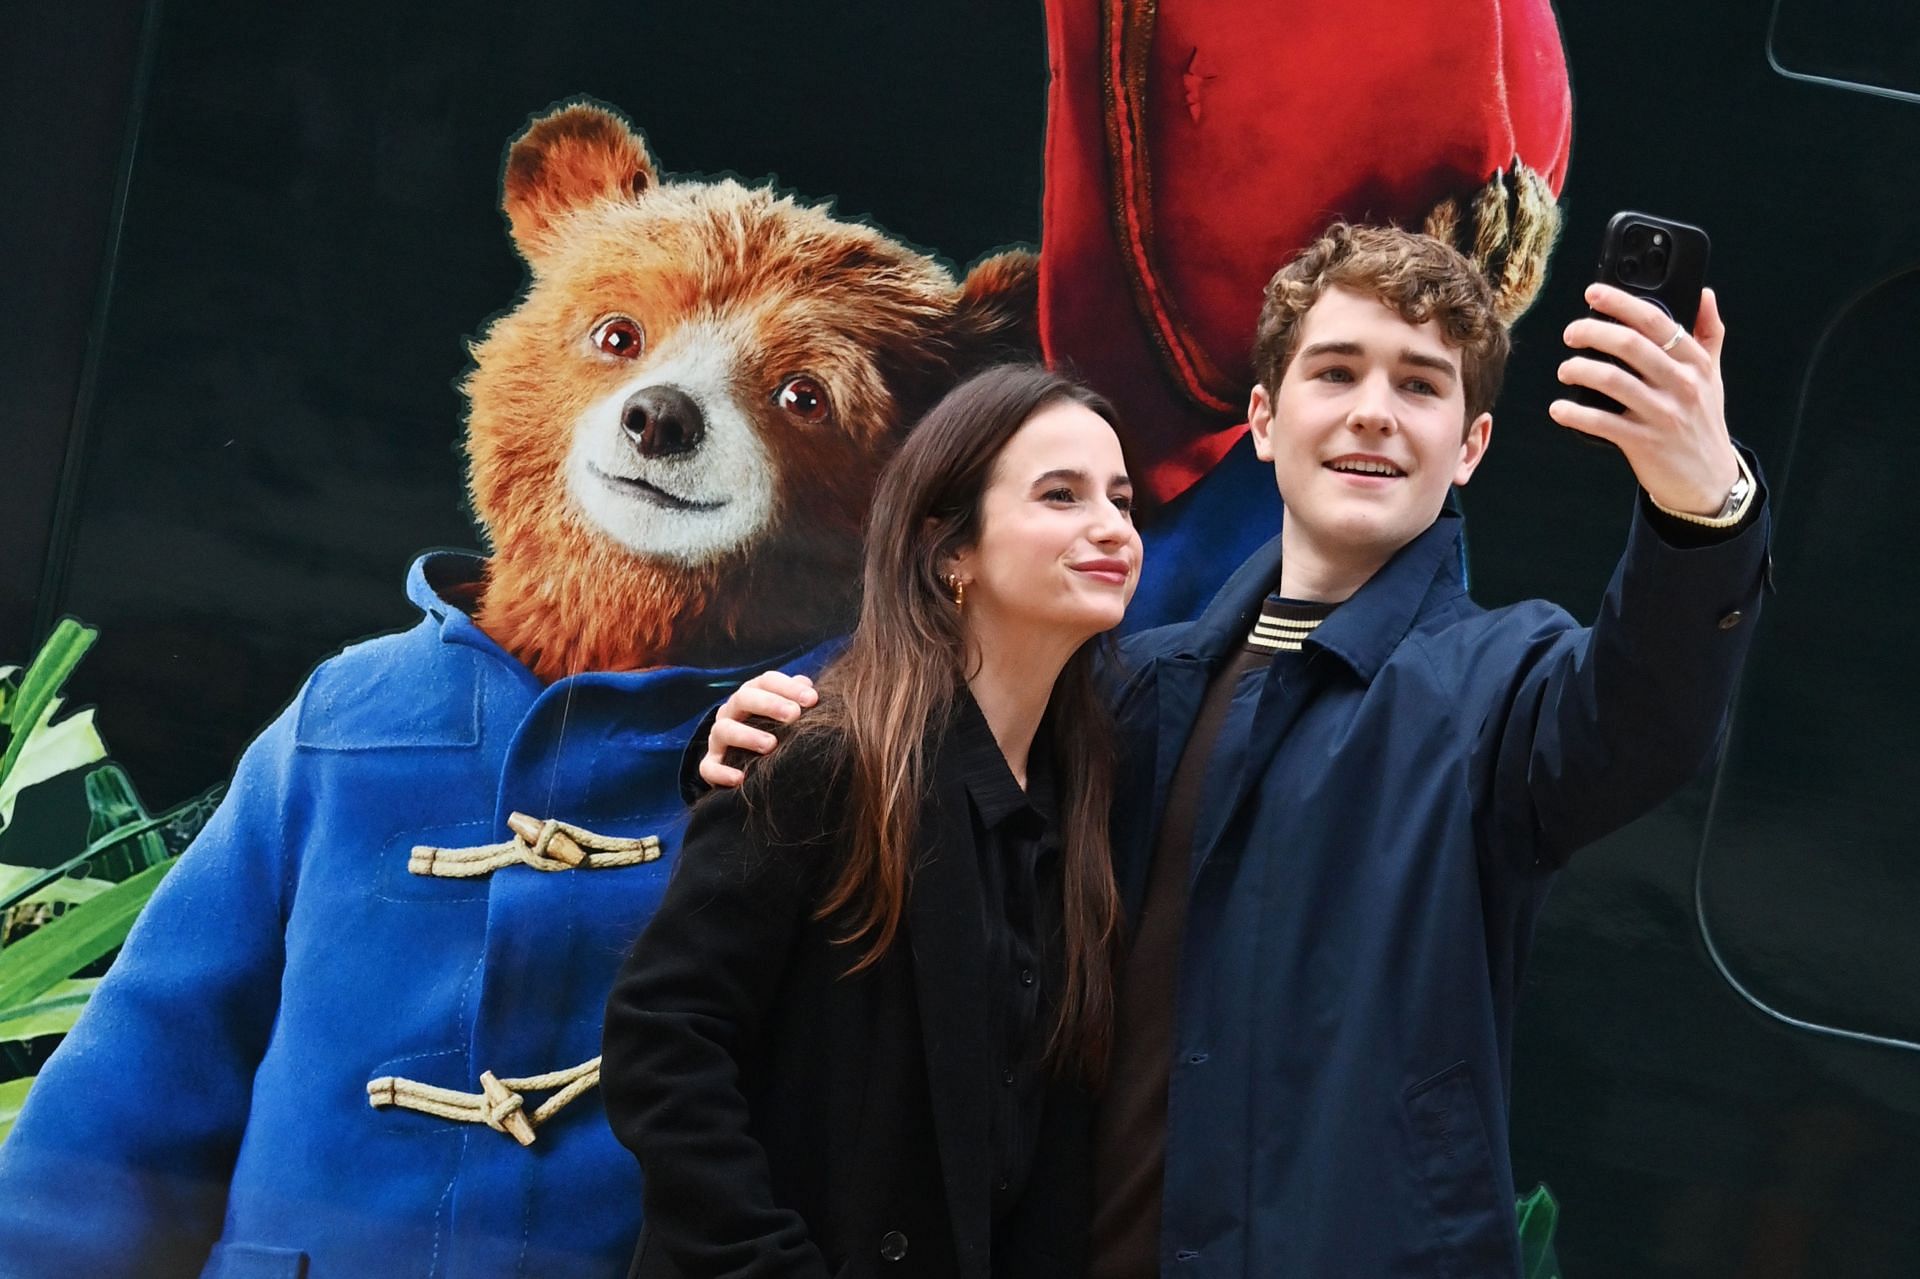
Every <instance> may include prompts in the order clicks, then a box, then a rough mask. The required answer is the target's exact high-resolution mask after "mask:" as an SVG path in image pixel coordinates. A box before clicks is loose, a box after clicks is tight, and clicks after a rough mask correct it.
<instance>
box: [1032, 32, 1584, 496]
mask: <svg viewBox="0 0 1920 1279" xmlns="http://www.w3.org/2000/svg"><path fill="white" fill-rule="evenodd" d="M1047 38H1048V46H1049V56H1050V58H1051V61H1052V85H1051V88H1050V89H1049V93H1048V111H1047V142H1046V199H1045V208H1044V212H1043V222H1042V230H1041V246H1040V329H1041V339H1042V342H1043V344H1044V346H1045V350H1046V354H1047V357H1048V358H1049V359H1050V360H1054V361H1061V362H1065V363H1066V364H1068V365H1070V366H1071V367H1072V368H1073V369H1074V370H1075V371H1076V372H1078V373H1079V374H1080V375H1081V376H1083V377H1085V378H1086V379H1087V380H1088V381H1090V382H1091V383H1092V384H1093V385H1094V386H1096V387H1098V388H1099V389H1100V391H1101V392H1102V393H1104V394H1105V395H1107V396H1108V397H1109V398H1111V399H1112V400H1113V401H1114V402H1115V404H1116V405H1117V407H1118V408H1119V411H1120V414H1121V418H1122V421H1123V422H1124V423H1125V424H1126V432H1127V443H1128V446H1129V450H1130V452H1131V453H1132V455H1133V458H1134V465H1135V466H1136V468H1138V469H1139V470H1140V471H1142V472H1143V475H1141V476H1140V477H1138V478H1139V479H1140V480H1141V481H1142V482H1143V486H1144V488H1145V491H1146V493H1147V494H1148V495H1149V496H1150V497H1151V498H1153V499H1154V500H1157V501H1162V502H1164V501H1167V500H1169V499H1171V498H1173V497H1175V496H1177V495H1178V494H1180V493H1181V492H1182V491H1184V490H1185V489H1186V488H1187V487H1188V486H1189V485H1190V484H1192V483H1193V482H1194V481H1195V480H1197V479H1199V478H1200V476H1202V475H1203V474H1205V473H1206V472H1207V470H1208V469H1209V468H1211V467H1212V466H1213V464H1214V463H1215V462H1217V461H1218V460H1219V459H1220V457H1221V456H1222V455H1223V454H1224V453H1225V452H1226V451H1227V449H1228V448H1229V447H1231V446H1232V444H1233V443H1234V441H1235V440H1237V439H1238V438H1239V436H1240V433H1241V431H1242V430H1243V429H1244V419H1245V413H1246V402H1247V394H1248V392H1249V391H1250V389H1251V388H1252V384H1253V373H1252V367H1251V364H1250V363H1249V359H1248V350H1249V348H1250V346H1251V344H1252V341H1253V329H1254V322H1255V320H1256V318H1257V317H1258V315H1259V310H1260V299H1261V289H1262V287H1263V286H1264V285H1265V284H1266V282H1267V280H1268V278H1269V277H1271V276H1272V274H1273V273H1274V271H1275V270H1277V269H1278V268H1279V267H1280V266H1281V264H1283V263H1284V262H1285V261H1286V260H1287V259H1288V258H1290V257H1292V256H1293V255H1294V254H1295V253H1297V252H1298V251H1299V250H1300V249H1301V248H1302V247H1304V246H1305V245H1306V244H1307V243H1309V242H1310V241H1311V240H1312V239H1313V238H1314V236H1316V235H1317V234H1318V233H1319V232H1320V231H1321V230H1322V229H1323V228H1324V227H1325V226H1326V225H1327V224H1328V223H1330V222H1333V221H1336V220H1341V219H1345V220H1349V221H1365V222H1394V223H1399V224H1402V225H1407V226H1412V227H1427V228H1428V229H1434V230H1436V233H1441V234H1448V235H1451V236H1452V237H1453V238H1454V239H1455V240H1456V243H1458V244H1459V245H1460V247H1462V248H1463V249H1474V248H1478V249H1479V250H1480V251H1479V252H1478V253H1477V254H1476V257H1477V258H1478V259H1479V260H1480V261H1481V262H1482V264H1483V265H1485V266H1487V267H1488V269H1489V270H1490V272H1492V273H1493V274H1494V275H1495V276H1496V284H1497V285H1499V286H1500V287H1499V289H1498V291H1499V293H1500V295H1501V297H1502V302H1503V309H1504V310H1505V311H1506V313H1507V314H1508V315H1509V317H1510V318H1511V316H1513V315H1517V314H1518V313H1519V312H1520V311H1521V310H1524V309H1525V306H1526V303H1527V302H1529V301H1531V300H1532V294H1533V292H1534V291H1535V290H1536V289H1537V288H1538V285H1539V281H1540V277H1541V274H1542V271H1543V269H1544V264H1545V257H1546V253H1547V252H1548V250H1549V249H1550V248H1551V245H1552V232H1553V228H1554V226H1557V211H1556V210H1555V209H1554V207H1553V203H1552V199H1553V196H1554V195H1555V194H1557V193H1558V192H1559V190H1560V187H1561V184H1562V183H1563V182H1564V180H1565V178H1566V167H1567V151H1568V146H1569V142H1570V137H1571V128H1572V99H1571V97H1570V95H1569V93H1568V88H1567V64H1566V57H1565V54H1564V51H1563V50H1562V47H1561V43H1560V32H1559V28H1558V27H1557V26H1556V24H1555V22H1554V17H1553V10H1552V9H1551V7H1550V6H1549V4H1548V0H1426V2H1425V3H1419V2H1416V0H1304V2H1299V3H1290V4H1275V3H1272V2H1271V0H1157V3H1155V2H1154V0H1048V3H1047ZM1476 213H1478V215H1479V216H1478V217H1476V216H1475V215H1476ZM1489 215H1491V216H1489ZM1529 218H1531V219H1533V220H1534V221H1535V225H1532V226H1528V225H1526V221H1527V219H1529ZM1541 219H1545V220H1547V221H1548V222H1549V223H1550V225H1546V226H1545V227H1544V228H1543V227H1542V226H1540V225H1538V223H1539V221H1540V220H1541ZM1490 223H1497V224H1498V225H1489V224H1490ZM1476 238H1477V241H1478V243H1477V244H1476ZM1508 248H1513V249H1515V250H1516V253H1515V254H1514V256H1515V258H1516V259H1519V258H1524V259H1525V261H1520V260H1515V261H1511V262H1510V261H1506V260H1505V251H1506V249H1508ZM1502 277H1504V279H1503V278H1502Z"/></svg>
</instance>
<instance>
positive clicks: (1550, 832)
mask: <svg viewBox="0 0 1920 1279" xmlns="http://www.w3.org/2000/svg"><path fill="white" fill-rule="evenodd" d="M1756 503H1757V505H1758V506H1759V509H1758V512H1757V514H1755V515H1754V516H1752V517H1750V519H1749V521H1748V522H1747V523H1746V524H1745V525H1744V526H1743V527H1741V528H1740V529H1739V530H1737V531H1736V532H1734V533H1732V534H1731V535H1727V536H1721V537H1718V538H1715V539H1704V540H1693V541H1691V542H1690V544H1685V545H1677V544H1675V541H1673V540H1670V539H1669V537H1668V536H1666V535H1663V533H1662V532H1661V531H1660V527H1659V526H1658V525H1656V524H1655V523H1654V522H1653V520H1652V519H1651V518H1650V515H1649V511H1648V509H1647V507H1646V503H1645V499H1644V498H1642V499H1640V500H1639V501H1638V502H1637V503H1636V507H1635V516H1634V522H1633V529H1632V533H1631V534H1630V536H1629V539H1628V545H1627V552H1626V555H1625V556H1624V557H1623V558H1622V560H1621V562H1620V565H1619V568H1618V569H1617V570H1616V571H1615V573H1614V577H1613V581H1612V583H1611V585H1610V586H1609V587H1608V589H1607V593H1606V598H1605V600H1604V602H1603V603H1602V605H1601V608H1600V614H1599V616H1598V618H1597V619H1596V620H1595V622H1594V624H1593V626H1592V627H1590V628H1584V629H1583V628H1579V627H1575V626H1572V625H1571V624H1570V623H1569V622H1568V621H1567V619H1566V618H1565V615H1564V614H1562V613H1560V612H1559V611H1558V610H1553V611H1552V619H1558V621H1557V622H1555V621H1553V620H1551V619H1549V620H1547V621H1543V622H1542V624H1541V625H1539V626H1538V627H1536V628H1535V629H1534V630H1533V632H1532V633H1531V634H1529V635H1527V636H1525V637H1523V639H1522V641H1521V643H1520V650H1519V656H1518V660H1517V661H1515V662H1514V663H1513V665H1512V667H1511V674H1510V675H1509V676H1508V684H1507V687H1506V690H1505V696H1504V697H1503V699H1502V703H1501V705H1500V706H1499V707H1498V708H1497V710H1496V712H1495V713H1494V714H1492V715H1490V716H1489V717H1488V718H1487V720H1486V721H1485V722H1484V723H1483V724H1482V725H1481V727H1480V738H1479V743H1478V747H1477V750H1476V768H1477V770H1478V772H1479V773H1480V783H1481V789H1480V792H1479V793H1480V794H1481V795H1482V796H1483V797H1489V798H1488V799H1487V803H1488V808H1487V810H1485V811H1483V813H1482V818H1483V831H1484V842H1485V843H1486V845H1488V847H1487V851H1488V852H1489V853H1490V854H1491V855H1492V856H1493V857H1494V858H1495V859H1496V860H1497V861H1501V862H1505V863H1506V864H1508V865H1512V866H1516V867H1520V868H1525V867H1529V866H1534V865H1540V866H1548V867H1552V866H1558V865H1561V864H1564V863H1565V862H1566V860H1567V858H1568V857H1570V856H1571V855H1572V854H1573V853H1574V852H1575V851H1577V850H1578V849H1580V848H1582V847H1584V846H1585V845H1587V844H1590V843H1592V842H1593V841H1594V840H1596V839H1599V838H1600V837H1601V836H1603V835H1606V834H1608V833H1609V832H1611V831H1613V830H1615V829H1617V828H1618V827H1620V826H1623V825H1625V824H1626V823H1627V822H1629V821H1632V820H1633V819H1634V818H1636V817H1639V816H1641V815H1642V814H1644V813H1646V812H1648V811H1649V810H1650V809H1652V808H1654V807H1655V806H1656V805H1658V804H1659V803H1661V802H1662V801H1663V800H1665V799H1666V798H1667V797H1668V796H1670V795H1671V794H1672V793H1673V792H1674V791H1676V790H1678V789H1679V788H1680V787H1681V786H1683V785H1684V784H1686V782H1688V781H1689V780H1691V779H1692V778H1693V777H1694V776H1696V775H1697V774H1698V773H1699V771H1700V770H1701V768H1702V767H1703V766H1704V765H1705V764H1706V763H1707V761H1708V760H1709V759H1710V758H1711V756H1712V753H1713V750H1714V748H1715V746H1716V744H1717V743H1718V741H1719V738H1720V733H1721V730H1722V728H1723V726H1724V724H1725V721H1726V716H1727V711H1728V709H1729V707H1730V706H1731V704H1732V701H1733V694H1734V689H1735V686H1736V685H1737V683H1738V681H1739V676H1740V669H1741V665H1742V663H1743V662H1744V661H1745V660H1746V654H1747V649H1748V646H1749V644H1750V642H1751V639H1752V636H1753V628H1754V624H1755V622H1756V620H1757V619H1758V616H1759V612H1760V601H1761V596H1762V594H1763V592H1764V590H1765V589H1766V585H1767V577H1768V562H1769V561H1768V536H1769V516H1768V512H1767V510H1766V504H1765V497H1764V496H1762V497H1760V498H1758V499H1756ZM1504 651H1506V652H1508V653H1509V654H1511V652H1512V650H1510V649H1508V650H1504Z"/></svg>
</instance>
